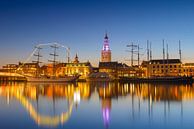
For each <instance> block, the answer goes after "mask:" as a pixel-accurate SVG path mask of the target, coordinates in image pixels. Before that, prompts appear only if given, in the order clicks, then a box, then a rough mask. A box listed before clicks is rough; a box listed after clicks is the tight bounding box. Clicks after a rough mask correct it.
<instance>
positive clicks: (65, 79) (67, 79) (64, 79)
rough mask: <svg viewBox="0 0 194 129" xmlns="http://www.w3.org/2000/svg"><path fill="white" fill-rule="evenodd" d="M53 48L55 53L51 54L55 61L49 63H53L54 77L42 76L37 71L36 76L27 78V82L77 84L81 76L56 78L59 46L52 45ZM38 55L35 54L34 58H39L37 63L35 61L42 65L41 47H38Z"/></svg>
mask: <svg viewBox="0 0 194 129" xmlns="http://www.w3.org/2000/svg"><path fill="white" fill-rule="evenodd" d="M51 48H53V49H54V53H51V54H50V55H51V56H53V60H49V62H52V64H53V75H52V76H47V75H40V72H39V71H38V69H37V73H36V76H27V75H26V76H25V77H26V79H27V82H55V83H56V82H75V81H76V80H77V79H78V78H79V75H64V76H56V64H57V61H56V57H57V56H58V55H57V53H56V50H57V48H58V46H57V44H54V45H51ZM37 49H38V53H37V54H34V56H36V57H37V61H33V62H35V63H37V64H38V66H39V64H40V63H42V62H40V57H42V56H41V55H40V50H41V49H42V48H41V47H37Z"/></svg>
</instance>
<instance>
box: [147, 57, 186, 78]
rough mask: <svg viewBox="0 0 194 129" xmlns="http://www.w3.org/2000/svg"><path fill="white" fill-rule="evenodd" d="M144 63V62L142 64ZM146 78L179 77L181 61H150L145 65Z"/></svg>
mask: <svg viewBox="0 0 194 129" xmlns="http://www.w3.org/2000/svg"><path fill="white" fill-rule="evenodd" d="M144 63H145V62H144ZM144 65H145V66H147V76H148V77H152V76H179V75H181V65H182V63H181V61H180V60H179V59H165V60H163V59H159V60H150V61H149V62H147V64H144Z"/></svg>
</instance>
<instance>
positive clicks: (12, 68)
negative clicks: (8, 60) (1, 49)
mask: <svg viewBox="0 0 194 129" xmlns="http://www.w3.org/2000/svg"><path fill="white" fill-rule="evenodd" d="M17 68H18V65H17V64H7V65H5V66H3V67H2V69H0V71H1V72H9V73H15V72H16V70H17Z"/></svg>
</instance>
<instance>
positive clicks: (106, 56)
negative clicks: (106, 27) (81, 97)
mask: <svg viewBox="0 0 194 129" xmlns="http://www.w3.org/2000/svg"><path fill="white" fill-rule="evenodd" d="M101 61H102V62H111V50H110V46H109V39H108V34H107V33H105V37H104V43H103V47H102V51H101Z"/></svg>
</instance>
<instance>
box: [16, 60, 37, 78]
mask: <svg viewBox="0 0 194 129" xmlns="http://www.w3.org/2000/svg"><path fill="white" fill-rule="evenodd" d="M17 72H18V73H21V74H24V75H28V76H37V75H39V72H40V66H39V64H38V63H21V62H19V66H18V70H17Z"/></svg>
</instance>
